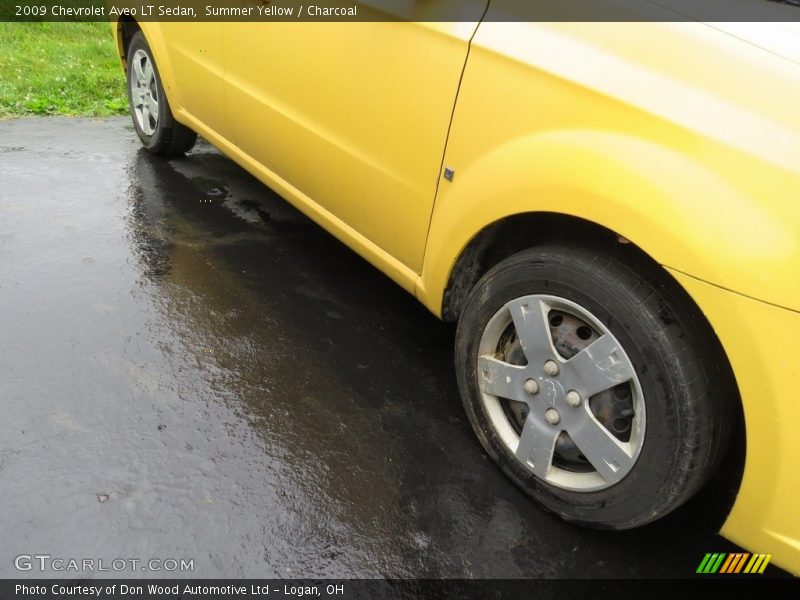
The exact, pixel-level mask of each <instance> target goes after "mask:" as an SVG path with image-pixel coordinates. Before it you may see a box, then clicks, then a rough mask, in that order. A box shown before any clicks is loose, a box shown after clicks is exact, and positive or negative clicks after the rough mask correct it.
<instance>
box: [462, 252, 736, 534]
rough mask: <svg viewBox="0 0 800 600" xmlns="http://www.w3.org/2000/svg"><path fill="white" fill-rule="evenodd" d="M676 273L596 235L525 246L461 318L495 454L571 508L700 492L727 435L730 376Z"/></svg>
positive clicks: (647, 505) (607, 515) (471, 409)
mask: <svg viewBox="0 0 800 600" xmlns="http://www.w3.org/2000/svg"><path fill="white" fill-rule="evenodd" d="M698 315H699V313H697V312H696V311H695V310H693V309H692V307H690V306H689V303H688V302H687V301H686V298H685V297H682V296H681V294H680V291H679V290H677V289H676V287H674V286H670V285H668V284H666V283H665V282H664V281H663V280H659V279H658V278H656V277H654V276H653V275H652V273H651V272H650V271H649V270H648V268H645V267H642V266H641V265H632V264H630V263H629V262H626V261H625V260H622V259H620V258H619V257H615V256H613V255H611V254H608V253H606V254H603V253H602V251H599V250H596V249H589V248H586V249H580V248H573V247H568V246H549V247H542V248H537V249H532V250H528V251H525V252H521V253H519V254H517V255H514V256H512V257H510V258H508V259H506V260H505V261H503V262H501V263H500V264H498V265H497V266H495V267H494V268H493V269H491V270H490V271H489V272H488V273H487V274H486V275H485V276H484V277H483V278H482V279H481V280H480V282H479V283H478V284H477V285H476V287H475V289H474V290H473V291H472V293H471V295H470V297H469V299H468V302H467V304H466V306H465V308H464V311H463V314H462V316H461V319H460V321H459V326H458V332H457V339H456V366H457V376H458V383H459V387H460V390H461V394H462V398H463V399H464V405H465V407H466V411H467V414H468V416H469V419H470V421H471V423H472V426H473V428H474V430H475V432H476V433H477V435H478V438H479V439H480V441H481V443H482V444H483V446H484V448H485V449H486V451H487V452H488V453H489V455H490V456H491V457H492V458H493V459H494V460H495V461H496V462H497V463H498V464H499V466H500V467H501V468H502V469H503V470H504V471H505V472H506V473H507V474H508V475H509V477H511V479H512V480H514V481H515V482H516V483H517V484H518V485H519V486H520V487H522V489H523V490H525V491H526V492H527V493H528V494H529V495H531V496H532V497H533V498H534V499H536V500H537V501H538V502H539V503H541V504H542V505H544V506H545V507H546V508H548V509H550V510H551V511H553V512H555V513H557V514H559V515H560V516H562V517H563V518H565V519H567V520H570V521H575V522H580V523H583V524H587V525H592V526H596V527H606V528H613V529H627V528H632V527H636V526H639V525H643V524H645V523H647V522H650V521H653V520H655V519H657V518H659V517H661V516H663V515H665V514H667V513H668V512H670V511H671V510H673V509H675V508H676V507H677V506H679V505H680V504H681V503H683V502H684V501H685V500H686V499H688V498H689V497H690V496H691V495H692V494H693V493H694V492H695V491H696V490H697V489H698V488H699V486H700V485H701V484H702V483H703V482H704V481H705V480H706V479H707V478H708V476H709V474H710V472H711V471H712V469H713V468H714V466H715V465H716V464H717V463H718V461H719V458H720V456H721V454H722V451H723V449H724V446H725V442H726V441H727V437H728V431H729V427H730V420H731V417H730V410H729V409H730V401H731V398H730V397H729V395H728V390H729V387H728V386H727V385H725V381H723V379H722V378H723V377H725V376H726V374H725V373H724V369H723V368H721V366H720V365H719V364H718V361H716V360H715V358H714V357H713V353H711V352H710V351H709V349H710V348H711V347H712V346H713V344H712V343H711V341H710V340H709V339H708V328H707V327H705V325H704V324H702V323H700V321H699V319H698Z"/></svg>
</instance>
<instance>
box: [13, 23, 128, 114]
mask: <svg viewBox="0 0 800 600" xmlns="http://www.w3.org/2000/svg"><path fill="white" fill-rule="evenodd" d="M127 105H128V100H127V94H126V90H125V76H124V75H123V71H122V67H121V66H120V63H119V58H118V57H117V53H116V49H115V47H114V41H113V39H112V37H111V28H110V26H109V25H108V24H107V23H0V118H8V117H15V116H25V115H75V116H77V115H81V116H108V115H118V114H123V113H125V112H126V111H127Z"/></svg>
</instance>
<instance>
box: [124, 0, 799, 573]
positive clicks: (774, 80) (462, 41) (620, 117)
mask: <svg viewBox="0 0 800 600" xmlns="http://www.w3.org/2000/svg"><path fill="white" fill-rule="evenodd" d="M358 4H359V9H360V10H362V12H361V16H362V17H363V16H364V15H366V16H367V17H369V15H370V14H371V13H370V12H369V11H370V10H374V11H377V9H375V8H371V5H372V4H374V3H371V2H358ZM400 4H403V5H404V6H409V5H412V6H413V8H411V9H409V10H410V11H411V13H412V14H411V15H410V16H411V19H410V20H407V21H389V20H385V19H384V20H383V21H382V22H379V21H381V18H380V15H379V14H377V13H376V14H375V15H374V16H375V18H374V21H375V22H337V23H330V22H327V23H326V22H304V23H293V22H270V23H258V22H233V21H230V22H225V23H212V22H193V23H181V22H173V23H153V22H142V23H137V22H136V21H135V20H134V19H133V18H130V17H126V18H124V19H122V20H120V21H118V22H116V23H114V24H113V29H114V33H115V35H116V39H117V42H118V46H119V52H120V56H121V58H122V61H123V63H124V64H125V67H126V71H127V78H128V83H129V86H128V87H129V95H130V104H131V112H132V115H133V123H134V126H135V129H136V132H137V133H138V135H139V137H140V138H141V141H142V143H143V144H144V146H145V147H146V148H147V149H148V150H150V151H152V152H154V153H156V154H162V155H174V154H179V153H182V152H186V151H187V150H189V149H190V148H191V147H192V145H193V143H194V141H195V138H196V135H197V134H200V135H202V136H203V137H204V138H205V139H207V140H209V141H210V142H211V143H212V144H214V145H215V146H217V147H218V148H219V149H220V150H221V151H222V152H224V153H225V154H227V155H228V156H229V157H231V158H232V159H233V160H234V161H236V162H237V163H239V164H240V165H241V166H242V167H244V168H245V169H247V170H248V171H249V172H251V173H252V174H253V175H255V176H256V177H258V178H259V179H260V180H261V181H263V182H264V183H265V184H266V185H268V186H270V187H271V188H273V189H274V190H275V191H277V192H278V193H279V194H281V195H282V196H283V197H284V198H286V200H288V201H289V202H291V203H292V204H294V205H295V206H296V207H298V208H299V209H300V210H302V211H303V212H305V213H306V214H307V215H309V216H310V217H311V218H312V219H314V220H315V221H316V222H317V223H319V224H320V225H322V226H323V227H325V228H326V229H328V230H329V231H331V232H332V233H333V234H334V235H335V236H337V237H338V238H339V239H340V240H341V241H342V242H344V243H345V244H347V245H348V246H350V247H351V248H352V249H353V250H355V251H356V252H358V253H359V254H361V255H362V256H364V257H365V258H366V259H367V260H369V261H370V262H371V263H372V264H374V265H375V266H376V267H377V268H379V269H380V270H382V271H383V272H384V273H386V274H387V275H388V276H389V277H391V278H392V279H393V280H394V281H396V282H397V283H398V284H399V285H400V286H402V287H403V288H405V289H406V290H407V291H408V292H410V293H413V294H415V296H416V297H417V298H418V299H419V301H420V302H422V303H423V304H424V305H425V306H426V307H428V308H429V309H430V310H431V311H432V312H433V313H435V314H436V315H437V316H439V317H441V318H442V319H444V320H446V321H453V322H455V321H457V322H458V328H457V334H456V347H455V365H456V376H457V380H458V384H459V388H460V391H461V395H462V398H463V402H464V406H465V409H466V412H467V414H468V416H469V419H470V421H471V423H472V425H473V427H474V430H475V433H476V434H477V437H478V439H479V440H480V442H481V444H483V447H484V448H485V450H486V452H487V453H488V454H489V455H490V456H491V457H492V459H493V460H495V461H496V462H497V464H498V465H499V467H500V468H501V469H503V471H505V473H506V474H507V475H508V476H509V477H510V478H511V479H512V480H513V481H514V482H515V483H516V484H517V485H519V486H520V487H521V488H522V489H523V490H524V491H525V492H527V493H528V494H529V495H530V496H531V497H532V498H533V499H534V500H536V501H537V502H538V503H540V504H541V505H542V506H544V507H545V508H546V509H548V510H550V511H552V512H554V513H556V514H558V515H560V516H561V517H563V518H564V519H567V520H569V521H572V522H577V523H581V524H586V525H589V526H593V527H600V528H607V529H626V528H633V527H637V526H640V525H644V524H646V523H648V522H651V521H653V520H655V519H658V518H659V517H662V516H664V515H666V514H667V513H669V512H670V511H672V510H674V509H675V508H676V507H678V506H679V505H681V504H682V503H684V502H685V501H686V500H688V499H689V498H690V497H691V496H692V495H693V494H694V493H695V492H696V491H697V490H698V489H699V488H700V487H701V486H702V485H703V484H704V483H705V482H706V481H707V480H708V479H709V476H710V475H711V474H712V473H714V471H715V469H716V468H717V467H718V465H719V462H720V459H721V458H722V457H723V455H724V454H725V452H726V448H727V447H728V442H729V438H730V437H731V431H732V430H735V429H736V428H737V427H739V428H741V427H742V426H743V429H744V431H745V435H746V459H745V464H744V467H743V469H744V471H743V476H742V481H741V487H740V490H739V492H738V497H737V499H736V502H735V505H734V506H733V509H732V511H731V512H730V515H729V517H728V519H727V522H726V523H725V525H724V528H723V530H722V533H723V535H725V536H726V537H728V538H729V539H731V540H733V541H734V542H736V543H738V544H740V545H742V546H745V547H746V548H748V549H749V550H751V551H752V552H758V553H768V554H771V555H772V562H774V563H777V564H778V565H780V566H782V567H784V568H786V569H789V570H791V571H793V572H795V573H800V510H799V509H798V506H799V505H800V504H799V502H800V470H799V469H798V466H797V464H798V463H797V462H796V461H797V460H798V457H800V367H799V366H798V365H799V364H800V350H798V348H800V110H798V107H800V66H798V63H800V43H798V39H800V31H799V30H798V29H797V26H796V25H791V24H775V23H772V24H768V23H760V24H759V23H754V24H742V23H728V24H717V23H709V24H704V23H696V22H681V23H669V22H648V23H616V24H610V23H609V24H598V23H564V22H562V23H550V22H539V23H531V22H503V18H502V15H503V14H504V13H503V11H504V10H510V8H509V5H510V4H511V3H510V2H508V1H504V0H491V2H487V0H463V1H462V0H459V6H460V9H459V10H460V11H461V12H460V13H459V14H460V15H462V16H461V17H460V18H459V21H458V22H448V23H443V22H435V21H426V16H427V15H428V13H426V11H428V10H430V9H431V8H432V7H436V5H439V4H452V2H450V0H427V1H426V2H417V3H400ZM790 10H797V9H790ZM265 260H267V259H266V258H265ZM409 377H413V373H409ZM710 550H713V549H710Z"/></svg>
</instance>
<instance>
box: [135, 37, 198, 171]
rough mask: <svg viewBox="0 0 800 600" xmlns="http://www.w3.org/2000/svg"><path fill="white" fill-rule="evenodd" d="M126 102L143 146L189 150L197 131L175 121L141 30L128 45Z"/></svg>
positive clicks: (170, 152)
mask: <svg viewBox="0 0 800 600" xmlns="http://www.w3.org/2000/svg"><path fill="white" fill-rule="evenodd" d="M128 104H129V106H130V111H131V118H132V119H133V126H134V128H135V129H136V133H137V134H138V135H139V139H140V140H141V141H142V145H143V146H144V147H145V148H146V149H147V150H148V151H149V152H152V153H153V154H157V155H159V156H176V155H180V154H184V153H185V152H188V151H189V150H191V148H192V147H193V146H194V144H195V142H196V141H197V134H196V133H195V132H194V131H192V130H191V129H189V128H188V127H186V126H185V125H181V124H180V123H178V122H177V121H176V120H175V117H174V116H173V114H172V110H171V109H170V106H169V102H168V101H167V96H166V94H165V93H164V86H163V85H162V83H161V76H160V75H159V73H158V67H157V66H156V63H155V60H154V59H153V53H152V51H151V50H150V46H149V45H148V44H147V40H145V38H144V35H143V34H142V32H141V31H137V32H136V33H135V34H134V35H133V37H132V38H131V43H130V46H129V47H128Z"/></svg>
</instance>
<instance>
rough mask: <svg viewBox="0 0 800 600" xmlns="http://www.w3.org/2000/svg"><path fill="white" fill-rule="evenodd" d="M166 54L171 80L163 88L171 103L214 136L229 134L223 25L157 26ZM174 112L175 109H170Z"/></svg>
mask: <svg viewBox="0 0 800 600" xmlns="http://www.w3.org/2000/svg"><path fill="white" fill-rule="evenodd" d="M156 33H157V34H158V35H160V36H161V38H162V40H163V43H164V46H165V47H166V50H167V53H168V59H169V64H170V67H171V73H172V77H171V78H170V79H167V80H166V81H165V85H169V84H170V83H173V84H174V85H173V86H172V88H171V89H170V88H168V89H167V90H166V91H167V96H168V97H169V98H170V101H171V102H175V103H177V104H178V105H180V107H181V108H183V109H184V110H185V111H186V112H188V113H189V114H190V115H191V117H193V118H195V119H197V120H198V121H200V122H201V123H202V124H203V125H205V126H206V127H208V128H209V129H212V130H213V131H215V132H216V133H218V134H220V135H222V136H224V137H227V136H228V135H230V130H229V128H228V125H227V118H226V117H227V114H226V106H225V98H224V88H223V77H224V74H225V67H224V56H223V53H222V24H221V23H209V22H204V21H197V22H191V23H187V22H174V21H165V22H163V23H159V24H158V28H157V30H156ZM173 108H174V107H173Z"/></svg>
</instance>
